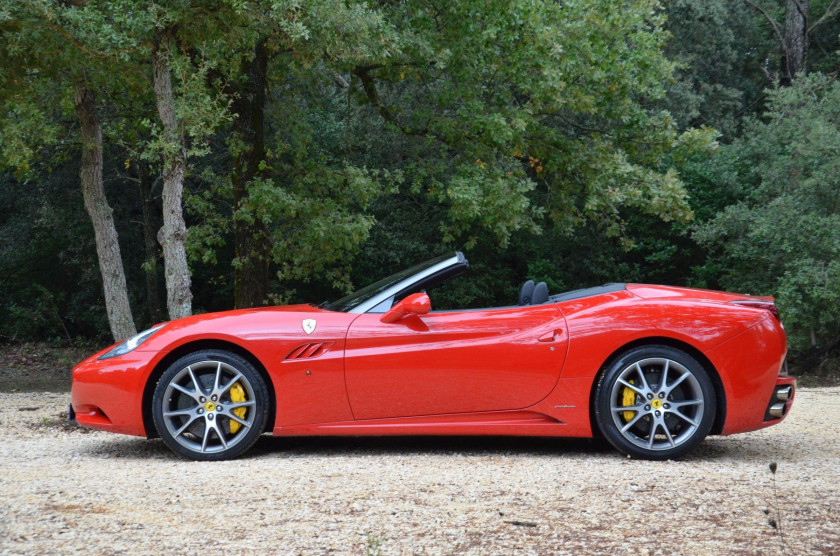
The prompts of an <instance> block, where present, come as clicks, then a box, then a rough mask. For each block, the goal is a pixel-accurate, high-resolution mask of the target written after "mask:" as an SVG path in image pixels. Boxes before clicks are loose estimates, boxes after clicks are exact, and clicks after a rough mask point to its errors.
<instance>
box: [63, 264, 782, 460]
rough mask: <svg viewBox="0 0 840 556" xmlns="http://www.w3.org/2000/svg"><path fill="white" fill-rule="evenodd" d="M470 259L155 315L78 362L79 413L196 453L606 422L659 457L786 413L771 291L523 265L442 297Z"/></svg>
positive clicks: (94, 422)
mask: <svg viewBox="0 0 840 556" xmlns="http://www.w3.org/2000/svg"><path fill="white" fill-rule="evenodd" d="M468 267H469V263H468V262H467V260H466V259H465V258H464V256H463V255H462V254H461V253H454V254H450V255H445V256H442V257H438V258H435V259H432V260H429V261H426V262H424V263H422V264H419V265H416V266H414V267H411V268H409V269H407V270H403V271H402V272H398V273H396V274H394V275H392V276H389V277H387V278H385V279H383V280H380V281H378V282H376V283H374V284H371V285H369V286H367V287H364V288H362V289H360V290H358V291H356V292H355V293H352V294H350V295H348V296H347V297H344V298H342V299H339V300H337V301H333V302H331V303H325V304H322V305H319V306H315V305H293V306H284V307H264V308H258V309H244V310H236V311H225V312H219V313H210V314H202V315H195V316H192V317H188V318H184V319H179V320H174V321H171V322H166V323H163V324H158V325H157V326H154V327H153V328H150V329H149V330H146V331H144V332H141V333H140V334H138V335H136V336H134V337H133V338H130V339H128V340H126V341H124V342H122V343H119V344H117V345H115V346H112V347H109V348H107V349H105V350H103V351H102V352H100V353H97V354H95V355H93V356H91V357H90V358H88V359H86V360H85V361H83V362H81V363H80V364H79V365H77V366H76V367H75V368H74V369H73V388H72V404H71V406H70V418H71V419H72V420H75V421H76V422H77V423H79V424H81V425H84V426H85V427H90V428H94V429H100V430H105V431H111V432H116V433H122V434H129V435H137V436H144V437H146V438H154V437H160V438H161V439H162V440H163V442H164V443H165V444H166V445H167V446H168V447H169V448H171V449H172V450H173V451H175V452H177V453H178V454H180V455H182V456H185V457H187V458H192V459H196V460H221V459H227V458H232V457H236V456H239V455H240V454H242V453H243V452H245V451H246V450H248V449H249V448H250V447H251V446H252V445H253V444H254V443H255V442H256V441H257V439H258V438H259V436H260V435H262V434H263V433H265V432H270V433H273V434H274V435H275V436H302V435H351V436H362V435H520V436H540V437H593V436H601V437H604V438H606V440H608V441H609V442H610V443H611V444H612V445H613V446H614V447H615V448H616V449H618V450H619V451H621V452H623V453H625V454H628V455H630V456H634V457H639V458H647V459H656V460H662V459H671V458H678V457H681V456H684V455H685V454H687V453H689V452H690V451H691V450H692V449H694V448H695V447H697V445H698V444H700V443H701V442H702V441H703V439H704V438H705V437H706V436H708V435H729V434H734V433H740V432H747V431H752V430H756V429H760V428H763V427H767V426H770V425H775V424H777V423H779V422H781V421H782V420H783V419H784V418H785V416H786V415H787V414H788V412H789V411H790V407H791V403H792V402H793V398H794V390H795V388H796V380H795V379H794V378H793V377H790V376H788V375H787V367H786V364H785V355H786V352H787V348H786V336H785V331H784V327H783V326H782V323H781V321H780V319H779V312H778V310H777V308H776V306H775V304H774V302H773V299H772V298H769V297H754V296H749V295H738V294H731V293H723V292H717V291H708V290H698V289H687V288H678V287H667V286H653V285H644V284H606V285H603V286H598V287H594V288H588V289H582V290H576V291H570V292H565V293H556V294H552V293H550V292H549V291H548V288H547V287H546V284H545V283H544V282H540V283H538V284H534V282H533V281H531V280H528V281H527V282H525V284H524V285H523V286H522V287H521V290H520V295H519V298H518V299H511V304H510V305H507V306H504V307H490V308H483V309H460V310H432V301H431V299H433V298H434V295H435V288H436V287H437V286H440V285H441V284H442V283H444V282H445V281H447V280H450V279H452V278H454V277H456V276H457V275H459V274H461V273H462V272H464V271H465V270H467V268H468ZM438 291H439V290H438Z"/></svg>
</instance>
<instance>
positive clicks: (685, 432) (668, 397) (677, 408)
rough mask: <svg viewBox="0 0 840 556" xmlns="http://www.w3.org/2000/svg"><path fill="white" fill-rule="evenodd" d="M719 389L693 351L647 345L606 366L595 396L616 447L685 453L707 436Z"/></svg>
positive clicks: (646, 454) (601, 422)
mask: <svg viewBox="0 0 840 556" xmlns="http://www.w3.org/2000/svg"><path fill="white" fill-rule="evenodd" d="M715 410H716V400H715V389H714V385H713V384H712V381H711V378H710V377H709V374H708V372H707V371H706V369H704V368H703V366H702V365H701V364H700V363H699V362H698V361H697V360H696V359H694V358H693V357H691V356H690V355H689V354H687V353H685V352H683V351H680V350H678V349H675V348H672V347H669V346H644V347H639V348H635V349H631V350H629V351H627V352H626V353H624V354H622V355H621V356H620V357H619V358H618V359H616V360H615V361H613V363H612V364H611V365H610V366H609V368H607V369H606V371H605V372H604V374H603V375H602V377H601V380H600V382H599V384H598V388H597V391H596V394H595V417H596V420H597V422H598V426H599V428H600V429H601V432H602V433H603V435H604V437H605V438H606V439H607V440H608V441H609V442H610V443H611V444H612V445H613V446H614V447H616V448H617V449H618V450H620V451H621V452H624V453H625V454H629V455H631V456H633V457H638V458H644V459H657V460H660V459H674V458H678V457H681V456H684V455H685V454H687V453H688V452H690V451H691V450H693V449H694V448H695V447H697V445H698V444H700V442H702V441H703V439H704V438H705V437H706V436H707V435H708V434H709V431H710V430H711V428H712V424H713V422H714V418H715Z"/></svg>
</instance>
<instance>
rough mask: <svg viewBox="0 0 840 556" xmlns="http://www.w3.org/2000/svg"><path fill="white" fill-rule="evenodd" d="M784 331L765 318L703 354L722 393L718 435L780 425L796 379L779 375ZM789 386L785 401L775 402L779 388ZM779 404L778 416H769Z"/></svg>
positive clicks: (771, 318)
mask: <svg viewBox="0 0 840 556" xmlns="http://www.w3.org/2000/svg"><path fill="white" fill-rule="evenodd" d="M786 344H787V342H786V338H785V334H784V330H783V329H782V327H781V324H779V321H777V320H776V319H775V318H774V317H772V316H769V315H768V317H767V318H766V319H764V320H762V321H761V322H760V323H758V324H757V325H755V326H753V327H752V328H750V329H748V330H746V331H745V332H743V333H741V334H739V335H738V336H736V337H734V338H732V339H730V340H727V341H726V342H724V343H723V344H721V345H719V346H717V347H715V348H714V349H711V350H709V351H708V352H706V356H707V357H708V358H709V360H710V361H711V363H712V365H714V367H715V369H717V370H718V373H719V375H720V379H721V382H722V386H723V389H724V394H725V408H726V416H725V420H724V423H723V428H722V430H721V434H724V435H727V434H735V433H740V432H748V431H754V430H757V429H763V428H765V427H769V426H771V425H775V424H778V423H781V422H782V421H783V420H784V418H785V417H786V416H787V414H788V412H789V411H790V407H791V404H792V403H793V396H794V391H795V390H796V379H795V378H793V377H790V376H784V375H780V372H781V370H782V367H783V365H784V362H785V356H786V354H787V345H786ZM787 386H790V387H791V392H790V397H789V399H787V400H777V401H773V400H774V399H775V396H776V393H777V392H778V391H779V389H780V388H785V387H787ZM780 402H781V403H783V408H782V412H781V416H780V417H777V416H775V415H772V414H770V413H769V409H770V406H771V405H775V404H778V403H780Z"/></svg>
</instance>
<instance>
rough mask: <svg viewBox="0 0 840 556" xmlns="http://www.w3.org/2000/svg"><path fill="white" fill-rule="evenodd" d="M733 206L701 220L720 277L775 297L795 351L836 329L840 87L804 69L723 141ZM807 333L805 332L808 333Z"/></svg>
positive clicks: (839, 329)
mask: <svg viewBox="0 0 840 556" xmlns="http://www.w3.org/2000/svg"><path fill="white" fill-rule="evenodd" d="M727 150H728V151H729V152H730V156H731V159H736V160H738V161H739V163H738V164H737V165H734V166H728V167H726V170H727V173H726V174H725V175H724V176H723V179H722V180H721V182H722V183H723V184H725V185H726V186H728V188H729V189H730V190H731V192H730V193H729V195H731V196H734V197H735V198H736V199H737V202H735V203H734V204H731V205H729V206H727V207H725V208H724V209H723V210H722V211H721V212H720V213H718V214H717V215H716V216H715V217H714V218H713V219H711V220H710V221H708V222H707V223H705V224H703V225H701V226H700V227H699V228H698V230H697V232H696V238H697V239H698V241H700V242H701V244H702V245H704V246H706V247H707V248H708V249H710V250H711V252H712V255H713V256H712V257H711V259H710V262H709V265H712V266H714V267H715V268H717V269H719V270H720V272H721V275H720V277H719V279H720V283H721V284H722V285H723V286H724V287H726V288H730V289H735V290H741V291H749V292H751V293H755V294H775V295H776V296H777V297H778V300H779V304H780V306H781V309H782V312H783V316H784V318H785V322H786V323H787V324H788V325H789V330H791V331H792V332H793V338H794V340H795V341H796V344H795V345H796V347H800V348H801V347H804V346H805V345H806V343H808V342H810V341H811V339H812V338H813V339H815V340H816V341H817V342H818V343H820V344H822V343H824V342H826V341H829V340H833V339H834V338H836V337H837V336H838V333H840V314H838V312H837V311H836V310H832V308H835V307H837V306H838V303H839V302H840V177H839V176H840V160H838V158H837V153H838V152H840V84H838V82H837V81H836V79H834V78H833V77H828V76H824V75H821V74H812V75H810V76H808V77H806V78H803V79H800V80H799V81H798V82H797V83H795V85H794V86H793V87H789V88H783V89H776V90H773V91H770V92H769V93H768V110H767V112H766V114H765V117H764V119H762V120H758V119H752V120H751V121H750V122H749V123H748V124H747V126H746V133H745V135H744V137H742V138H740V139H739V140H737V141H735V142H734V143H733V144H732V145H731V146H729V147H727ZM812 334H813V336H812Z"/></svg>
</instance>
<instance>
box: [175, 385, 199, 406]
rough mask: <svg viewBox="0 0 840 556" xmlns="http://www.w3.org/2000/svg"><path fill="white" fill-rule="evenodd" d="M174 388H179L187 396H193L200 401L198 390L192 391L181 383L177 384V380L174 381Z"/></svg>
mask: <svg viewBox="0 0 840 556" xmlns="http://www.w3.org/2000/svg"><path fill="white" fill-rule="evenodd" d="M172 388H174V389H176V390H178V391H179V392H181V393H182V394H186V395H187V396H189V397H191V398H192V399H194V400H195V401H196V402H198V392H191V391H189V390H187V389H186V388H184V387H183V386H181V385H180V384H177V383H175V382H173V383H172Z"/></svg>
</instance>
